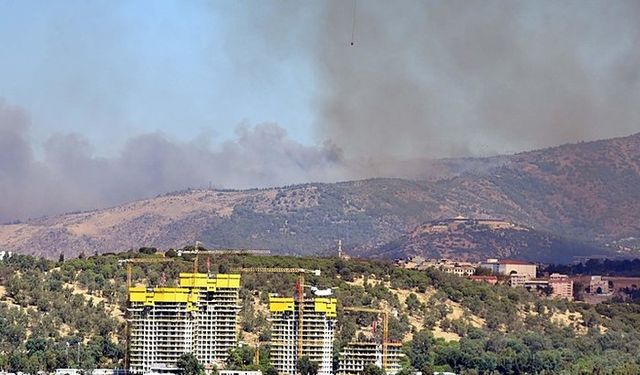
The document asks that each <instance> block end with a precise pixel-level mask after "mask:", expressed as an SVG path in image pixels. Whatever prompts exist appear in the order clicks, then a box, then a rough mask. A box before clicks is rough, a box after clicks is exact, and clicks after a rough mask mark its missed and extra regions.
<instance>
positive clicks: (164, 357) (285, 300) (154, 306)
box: [126, 256, 402, 375]
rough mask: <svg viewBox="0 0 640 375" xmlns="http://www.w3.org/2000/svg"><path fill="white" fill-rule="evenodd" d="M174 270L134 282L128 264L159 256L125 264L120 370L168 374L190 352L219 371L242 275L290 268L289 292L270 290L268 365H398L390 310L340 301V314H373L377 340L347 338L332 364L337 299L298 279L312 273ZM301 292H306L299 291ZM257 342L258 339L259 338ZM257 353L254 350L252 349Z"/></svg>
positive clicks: (281, 369)
mask: <svg viewBox="0 0 640 375" xmlns="http://www.w3.org/2000/svg"><path fill="white" fill-rule="evenodd" d="M197 259H198V256H196V257H195V261H194V272H190V273H180V274H179V280H178V284H177V285H176V286H174V287H165V286H159V287H147V286H137V285H136V286H134V285H132V281H131V267H132V264H135V263H142V262H164V261H166V260H165V259H163V258H157V259H153V258H152V259H149V258H145V260H137V259H130V260H127V262H128V281H127V283H128V308H127V325H128V327H127V332H128V347H127V357H126V362H127V363H126V368H127V370H128V371H129V372H130V373H132V374H151V373H154V374H175V373H179V372H180V368H179V367H178V364H177V363H178V359H179V358H180V357H181V356H182V355H184V354H187V353H192V354H193V355H194V356H195V357H196V359H197V360H198V361H199V362H200V363H201V364H202V365H203V366H204V368H205V371H208V370H211V369H214V368H215V369H219V370H224V369H225V364H226V360H227V357H228V356H229V353H230V351H231V350H232V349H234V348H237V347H238V346H239V345H241V342H240V341H239V336H240V324H239V314H240V312H241V302H240V288H241V280H242V278H241V275H242V274H243V273H289V274H295V275H296V276H297V278H296V283H295V288H292V289H293V295H278V294H275V293H271V294H269V298H268V311H269V318H268V321H269V325H270V331H271V337H270V340H269V341H268V342H265V343H264V344H267V345H268V347H269V358H270V364H271V365H272V366H273V367H274V369H275V370H276V371H277V372H278V374H282V375H295V374H297V373H298V372H299V371H298V361H299V360H300V359H301V358H308V360H309V361H311V362H313V363H315V364H317V366H318V372H317V373H318V375H332V374H334V373H335V374H340V375H355V374H359V373H362V371H363V369H364V368H365V366H366V365H368V364H373V365H376V366H378V367H380V368H381V369H383V370H384V372H385V373H387V374H390V375H393V374H395V373H396V372H398V371H399V370H400V360H401V358H402V353H401V352H400V346H401V345H400V344H399V343H391V342H389V338H388V321H389V314H388V312H387V311H385V310H382V309H374V308H365V307H349V306H342V309H343V310H344V313H345V314H348V313H352V312H353V313H364V314H373V315H374V316H375V317H374V322H377V321H378V320H379V321H380V323H381V325H382V331H381V332H380V333H381V335H380V337H379V338H378V339H377V340H375V339H372V340H371V341H364V342H363V341H353V342H349V343H348V344H346V345H345V346H344V347H343V348H342V350H341V351H340V353H339V356H338V366H337V368H334V366H335V365H334V359H333V352H334V336H335V331H336V327H337V325H338V300H337V298H335V297H334V294H333V290H332V289H318V288H317V287H315V286H314V285H307V284H305V276H306V275H310V274H311V275H319V274H320V271H319V270H305V269H298V268H238V269H232V270H231V271H230V272H229V273H228V274H221V273H218V274H211V273H198V272H196V271H197V270H198V267H197ZM305 289H308V293H307V292H305ZM261 344H263V343H261ZM256 353H259V350H257V351H256Z"/></svg>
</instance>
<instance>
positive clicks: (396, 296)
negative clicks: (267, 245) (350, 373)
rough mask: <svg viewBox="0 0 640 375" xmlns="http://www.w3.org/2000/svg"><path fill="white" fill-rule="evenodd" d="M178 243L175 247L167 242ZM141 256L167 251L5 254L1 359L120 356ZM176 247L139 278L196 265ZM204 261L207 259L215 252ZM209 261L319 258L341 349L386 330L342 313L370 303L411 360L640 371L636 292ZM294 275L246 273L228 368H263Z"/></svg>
mask: <svg viewBox="0 0 640 375" xmlns="http://www.w3.org/2000/svg"><path fill="white" fill-rule="evenodd" d="M148 250H149V249H145V250H144V252H147V253H148V252H150V251H148ZM171 255H175V254H173V253H169V254H167V256H171ZM133 256H135V257H149V256H157V255H151V254H142V253H137V252H131V253H123V254H119V255H101V256H92V257H89V258H86V259H74V260H70V261H64V262H53V261H48V260H43V259H35V258H32V257H29V256H21V255H17V256H13V257H11V258H6V259H4V260H2V261H0V370H10V371H26V372H30V373H35V372H36V371H38V370H51V369H54V368H61V367H75V366H82V367H84V368H89V369H91V368H96V367H112V366H122V361H123V356H124V348H125V344H124V341H123V340H124V336H123V335H124V332H125V330H124V323H123V308H124V305H123V304H124V302H125V288H124V284H125V278H126V275H125V274H126V272H125V269H123V267H122V266H121V265H119V264H118V259H123V258H127V257H133ZM173 259H174V262H171V263H161V264H148V265H145V266H142V267H135V268H134V273H133V279H134V282H135V283H138V284H142V285H157V284H160V283H165V284H166V285H173V284H174V283H175V279H176V278H177V276H178V273H179V272H180V271H189V270H191V268H192V262H191V261H190V259H188V258H187V259H185V258H182V257H175V258H173ZM200 266H201V269H200V271H205V268H206V262H200ZM210 266H211V271H212V272H216V271H220V272H227V271H228V270H229V269H231V268H232V267H237V266H262V267H275V266H278V267H301V268H308V269H316V268H318V269H321V271H322V275H321V276H319V277H316V276H311V275H310V276H309V277H308V279H307V283H309V284H311V285H317V286H319V287H337V289H335V292H336V296H337V298H338V299H339V306H338V324H337V330H336V341H335V347H336V352H338V351H339V349H340V348H341V347H342V346H343V345H344V344H345V343H346V342H348V341H349V340H351V339H354V338H358V339H361V340H377V339H379V337H376V336H375V335H374V333H373V332H372V330H371V328H370V327H371V325H372V319H373V317H372V316H371V315H370V314H344V311H343V308H342V307H343V306H346V305H348V306H369V307H380V308H385V309H387V310H389V311H391V312H392V314H391V319H390V338H391V339H392V340H397V341H402V342H404V349H403V351H404V352H405V353H406V355H407V360H406V361H405V362H404V366H405V367H406V368H407V369H409V368H415V369H418V370H421V371H423V373H424V372H430V371H434V370H437V371H447V370H449V371H451V370H453V371H455V372H458V373H464V374H477V373H483V374H524V373H529V374H592V373H598V374H637V373H638V372H639V371H640V370H639V367H638V358H640V307H639V306H638V305H635V304H601V305H598V306H596V307H593V306H589V305H584V304H578V303H570V302H566V301H558V300H549V299H542V298H539V297H538V296H536V295H533V294H530V293H529V292H526V291H525V290H523V289H522V290H521V289H511V288H508V287H506V286H490V285H488V284H478V283H473V282H471V281H468V280H466V279H462V278H458V277H455V276H451V275H445V274H441V273H439V272H436V271H433V272H420V271H415V270H406V269H402V268H397V267H395V266H393V265H392V264H390V263H386V262H381V261H365V260H349V261H345V260H341V259H337V258H301V257H280V256H279V257H254V256H238V255H235V256H234V255H225V256H219V257H216V258H215V259H212V262H211V264H210ZM294 278H295V275H282V274H277V275H269V274H243V276H242V290H241V299H242V306H243V310H242V312H241V318H240V323H241V328H242V333H241V335H242V340H243V341H245V342H246V343H248V345H247V346H245V347H244V348H243V349H239V350H238V351H237V352H235V353H234V355H233V356H231V357H230V358H231V360H230V361H229V363H228V364H227V366H228V367H229V368H235V369H249V368H255V367H254V365H252V364H251V359H252V358H253V355H252V354H253V350H255V349H254V348H255V344H256V343H257V342H258V341H265V340H268V338H269V330H268V322H267V319H266V318H267V309H266V304H265V302H266V298H267V294H268V293H270V292H279V293H281V294H283V295H291V294H292V293H293V289H294V285H295V280H294ZM163 280H164V282H163ZM379 334H380V332H377V333H376V335H379ZM67 344H68V345H67ZM68 347H70V348H71V351H70V352H71V355H68V354H67V348H68ZM261 350H263V352H262V353H261V356H260V358H261V363H260V364H259V366H258V367H259V368H261V369H262V370H263V371H267V370H268V369H269V367H270V365H269V362H268V347H266V346H263V347H262V349H261ZM76 353H79V354H77V355H78V356H79V363H78V362H77V360H76Z"/></svg>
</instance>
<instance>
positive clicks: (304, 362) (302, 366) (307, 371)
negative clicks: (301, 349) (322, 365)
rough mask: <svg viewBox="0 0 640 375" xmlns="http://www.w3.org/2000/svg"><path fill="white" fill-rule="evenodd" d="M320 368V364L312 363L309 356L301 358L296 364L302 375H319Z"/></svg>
mask: <svg viewBox="0 0 640 375" xmlns="http://www.w3.org/2000/svg"><path fill="white" fill-rule="evenodd" d="M318 368H319V366H318V363H317V362H313V361H311V360H310V359H309V357H307V356H304V357H302V358H299V359H298V362H297V364H296V369H297V370H298V373H299V374H301V375H317V374H318Z"/></svg>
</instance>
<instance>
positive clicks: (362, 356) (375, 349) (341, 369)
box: [337, 341, 403, 375]
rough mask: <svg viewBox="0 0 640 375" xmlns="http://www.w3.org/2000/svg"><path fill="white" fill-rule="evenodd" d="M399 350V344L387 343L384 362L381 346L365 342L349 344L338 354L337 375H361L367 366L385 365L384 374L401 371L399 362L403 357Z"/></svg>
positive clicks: (400, 345) (400, 346)
mask: <svg viewBox="0 0 640 375" xmlns="http://www.w3.org/2000/svg"><path fill="white" fill-rule="evenodd" d="M401 348H402V344H400V343H392V342H389V343H387V347H386V352H387V353H386V361H385V360H383V355H384V354H383V350H382V344H380V343H377V342H367V341H357V342H350V343H349V344H347V345H346V346H345V347H344V348H343V349H342V351H341V352H340V355H339V359H338V372H337V375H358V374H361V373H362V371H363V370H364V367H365V366H366V365H368V364H373V365H376V366H378V367H380V368H382V367H383V366H385V365H386V369H384V370H385V372H386V373H387V374H390V375H393V374H395V373H397V372H398V371H400V369H401V366H400V360H401V358H402V356H403V354H402V352H401Z"/></svg>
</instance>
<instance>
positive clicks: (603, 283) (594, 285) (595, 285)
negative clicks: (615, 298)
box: [589, 276, 611, 294]
mask: <svg viewBox="0 0 640 375" xmlns="http://www.w3.org/2000/svg"><path fill="white" fill-rule="evenodd" d="M589 293H591V294H609V293H611V289H610V288H609V280H606V279H603V278H602V276H591V280H590V281H589Z"/></svg>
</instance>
